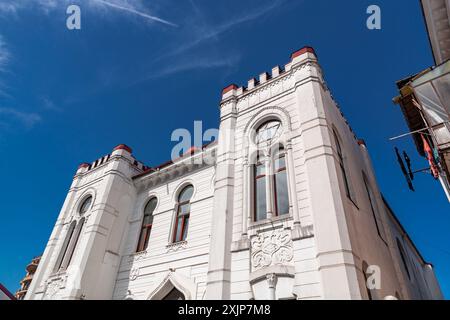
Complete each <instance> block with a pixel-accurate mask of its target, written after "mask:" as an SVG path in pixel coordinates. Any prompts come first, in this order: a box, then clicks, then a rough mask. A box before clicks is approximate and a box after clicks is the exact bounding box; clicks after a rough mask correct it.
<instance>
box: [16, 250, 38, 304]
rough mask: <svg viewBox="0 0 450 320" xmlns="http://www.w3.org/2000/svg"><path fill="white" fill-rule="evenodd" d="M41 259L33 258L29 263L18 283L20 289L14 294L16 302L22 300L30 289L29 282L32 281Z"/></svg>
mask: <svg viewBox="0 0 450 320" xmlns="http://www.w3.org/2000/svg"><path fill="white" fill-rule="evenodd" d="M40 260H41V257H40V256H39V257H34V258H33V259H32V260H31V262H30V263H29V264H28V265H27V267H26V270H27V273H26V275H25V277H24V278H23V279H22V280H21V281H20V289H19V290H17V292H16V298H17V300H23V299H24V298H25V295H26V294H27V291H28V288H29V287H30V284H31V281H32V280H33V276H34V273H35V272H36V269H37V266H38V265H39V261H40Z"/></svg>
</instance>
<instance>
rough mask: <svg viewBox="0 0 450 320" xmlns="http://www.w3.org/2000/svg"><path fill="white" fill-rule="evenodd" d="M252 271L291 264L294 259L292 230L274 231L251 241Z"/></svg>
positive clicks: (259, 235) (261, 234) (257, 236)
mask: <svg viewBox="0 0 450 320" xmlns="http://www.w3.org/2000/svg"><path fill="white" fill-rule="evenodd" d="M251 252H252V255H251V257H252V269H253V271H254V270H258V269H262V268H266V267H269V266H272V265H276V264H289V263H290V262H291V261H292V259H293V257H294V249H293V243H292V235H291V231H290V230H281V229H278V230H272V231H268V232H263V233H260V234H258V235H256V236H254V237H253V238H252V239H251Z"/></svg>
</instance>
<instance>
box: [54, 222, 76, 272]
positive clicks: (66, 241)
mask: <svg viewBox="0 0 450 320" xmlns="http://www.w3.org/2000/svg"><path fill="white" fill-rule="evenodd" d="M76 225H77V222H76V221H72V223H71V224H70V225H69V229H67V233H66V237H65V238H64V242H63V245H62V247H61V251H60V253H59V255H58V259H57V260H56V263H55V268H54V269H53V271H54V272H56V271H58V270H59V269H60V268H61V265H62V262H63V259H64V256H65V255H66V252H67V248H68V247H69V242H70V239H72V235H73V232H74V230H75V226H76Z"/></svg>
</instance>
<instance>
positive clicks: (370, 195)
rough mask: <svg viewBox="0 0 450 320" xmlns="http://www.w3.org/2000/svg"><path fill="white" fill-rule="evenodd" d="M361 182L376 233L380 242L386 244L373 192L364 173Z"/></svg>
mask: <svg viewBox="0 0 450 320" xmlns="http://www.w3.org/2000/svg"><path fill="white" fill-rule="evenodd" d="M363 180H364V186H365V188H366V192H367V197H368V199H369V204H370V211H371V212H372V216H373V221H374V222H375V227H376V228H377V233H378V235H379V236H380V238H381V240H383V241H384V242H386V240H385V239H386V237H385V233H384V228H383V223H382V221H381V217H380V212H379V211H378V206H377V203H376V199H375V194H374V193H373V190H372V188H371V187H370V185H369V182H368V180H367V177H366V175H365V173H364V172H363Z"/></svg>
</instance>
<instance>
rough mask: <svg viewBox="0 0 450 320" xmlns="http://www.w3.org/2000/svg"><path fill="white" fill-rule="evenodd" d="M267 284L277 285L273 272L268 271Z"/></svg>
mask: <svg viewBox="0 0 450 320" xmlns="http://www.w3.org/2000/svg"><path fill="white" fill-rule="evenodd" d="M266 279H267V284H268V285H269V288H275V287H276V285H277V275H276V274H275V273H269V274H268V275H266Z"/></svg>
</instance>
